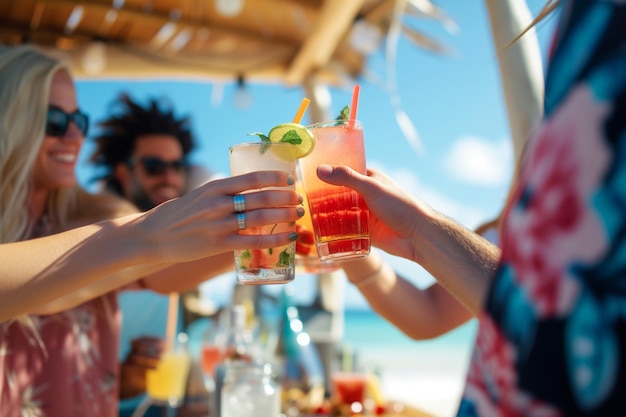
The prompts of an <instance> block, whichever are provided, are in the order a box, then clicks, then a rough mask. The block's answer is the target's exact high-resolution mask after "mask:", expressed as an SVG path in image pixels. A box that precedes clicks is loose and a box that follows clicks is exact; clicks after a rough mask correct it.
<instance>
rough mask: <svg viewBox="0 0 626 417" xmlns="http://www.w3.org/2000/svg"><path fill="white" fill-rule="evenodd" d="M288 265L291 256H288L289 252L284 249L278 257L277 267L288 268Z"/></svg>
mask: <svg viewBox="0 0 626 417" xmlns="http://www.w3.org/2000/svg"><path fill="white" fill-rule="evenodd" d="M290 264H291V254H289V251H287V249H285V250H283V251H282V252H281V253H280V254H279V255H278V265H277V266H289V265H290Z"/></svg>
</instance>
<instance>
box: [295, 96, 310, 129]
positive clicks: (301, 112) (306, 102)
mask: <svg viewBox="0 0 626 417" xmlns="http://www.w3.org/2000/svg"><path fill="white" fill-rule="evenodd" d="M310 102H311V100H309V99H308V98H306V97H305V98H303V99H302V102H301V103H300V107H298V111H297V112H296V115H295V116H294V117H293V122H294V123H300V120H302V116H304V112H305V111H306V109H307V107H309V103H310Z"/></svg>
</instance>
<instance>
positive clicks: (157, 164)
mask: <svg viewBox="0 0 626 417" xmlns="http://www.w3.org/2000/svg"><path fill="white" fill-rule="evenodd" d="M138 162H139V163H140V164H141V166H142V167H143V170H144V171H145V172H146V174H148V175H150V176H151V177H156V176H158V175H163V174H164V173H165V171H166V170H167V168H168V167H170V168H172V169H173V170H174V172H176V173H177V174H182V173H183V171H184V170H185V169H186V168H187V166H188V163H187V161H185V160H184V159H180V160H178V161H172V162H167V161H164V160H162V159H159V158H154V157H146V158H139V160H138ZM128 165H129V166H130V167H131V168H133V167H134V163H133V161H132V160H130V161H129V162H128Z"/></svg>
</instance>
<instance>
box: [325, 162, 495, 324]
mask: <svg viewBox="0 0 626 417" xmlns="http://www.w3.org/2000/svg"><path fill="white" fill-rule="evenodd" d="M318 176H319V177H320V178H321V179H322V180H324V181H326V182H328V183H331V184H335V185H344V186H347V187H350V188H353V189H354V190H355V191H357V192H358V193H359V194H360V195H361V196H363V198H364V199H365V202H366V203H367V206H368V208H369V209H370V213H371V218H370V230H371V233H372V242H373V244H374V245H375V246H377V247H379V248H381V249H383V250H384V251H386V252H388V253H391V254H393V255H397V256H401V257H403V258H406V259H409V260H412V261H415V262H417V263H418V264H420V265H421V266H422V267H423V268H424V269H426V270H427V271H428V272H429V273H430V274H431V275H432V276H433V277H435V278H436V279H437V281H438V282H439V284H441V285H442V286H443V287H444V288H445V289H446V290H447V291H448V292H450V293H451V294H452V295H453V296H454V297H455V298H456V299H458V300H459V301H460V302H461V303H462V304H463V305H464V306H465V307H466V308H467V309H468V310H469V311H470V312H471V313H472V314H474V315H476V314H478V313H479V311H480V309H481V307H482V305H483V300H484V299H485V296H486V293H487V290H488V288H489V285H490V282H491V279H492V277H493V275H494V273H495V270H496V267H497V264H498V260H499V257H500V250H499V249H498V248H497V247H496V246H495V245H492V244H491V243H489V242H488V241H487V240H486V239H484V238H482V237H481V236H479V235H477V234H475V233H474V232H472V231H470V230H468V229H466V228H465V227H463V226H461V225H460V224H458V223H456V222H454V221H453V220H451V219H449V218H447V217H445V216H443V215H442V214H440V213H438V212H436V211H435V210H433V209H431V208H430V207H428V206H427V205H426V204H424V203H423V202H421V201H419V200H417V199H416V198H414V197H412V196H410V195H408V193H406V192H405V191H404V190H403V189H402V188H401V187H399V186H398V185H397V184H395V183H394V182H393V181H391V180H390V179H389V178H387V177H386V176H385V175H384V174H382V173H381V172H379V171H375V170H369V172H368V175H362V174H359V173H358V172H356V171H354V170H352V169H350V168H348V167H344V166H335V167H331V166H328V165H322V166H320V167H319V168H318Z"/></svg>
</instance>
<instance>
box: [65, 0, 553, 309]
mask: <svg viewBox="0 0 626 417" xmlns="http://www.w3.org/2000/svg"><path fill="white" fill-rule="evenodd" d="M543 3H544V1H543V0H528V5H529V7H530V8H531V10H532V11H537V10H538V9H539V8H540V7H541V6H542V5H543ZM437 4H438V5H439V6H440V7H442V8H443V9H444V10H446V11H447V13H448V14H449V15H450V17H451V18H452V19H453V20H454V21H455V22H456V23H457V24H458V27H459V30H458V32H457V33H454V34H451V33H448V32H446V31H445V30H443V29H442V28H441V27H440V26H439V25H438V24H436V23H434V22H431V21H427V20H416V19H413V20H411V22H412V26H413V27H415V28H418V29H419V30H421V31H424V32H426V33H428V34H430V35H431V36H433V37H435V38H436V39H438V40H439V41H441V42H443V43H444V44H445V45H446V46H448V47H449V48H450V50H451V51H452V53H451V54H450V55H448V56H441V55H434V54H431V53H429V52H425V51H423V50H419V49H418V48H416V47H415V46H414V45H413V44H411V43H409V42H408V41H407V40H406V39H405V38H403V37H402V38H401V40H400V43H399V45H398V52H397V60H396V68H397V72H396V74H395V75H396V77H397V84H398V90H399V94H400V100H401V102H402V105H403V108H404V111H405V112H406V113H407V115H408V116H409V118H410V119H411V121H412V122H413V124H414V125H415V127H416V128H417V131H418V132H419V135H420V138H421V141H422V151H421V152H416V150H415V149H414V148H413V147H412V146H411V145H410V144H409V143H408V141H407V140H406V138H405V137H404V136H403V134H402V132H401V130H400V129H399V127H398V125H397V123H396V120H395V118H394V112H393V108H392V105H391V102H390V96H389V94H388V93H387V91H386V90H385V88H384V86H382V85H381V84H380V82H378V81H376V78H380V79H382V78H384V77H385V76H386V74H385V69H386V61H385V59H384V54H383V53H382V50H381V52H380V53H376V54H375V55H373V56H372V57H370V59H369V61H368V72H369V73H370V74H373V76H372V75H369V76H367V77H364V78H363V79H360V80H357V82H358V83H359V84H360V85H361V94H360V100H359V109H358V113H359V114H358V118H359V119H360V120H362V121H363V123H364V129H365V146H366V153H367V159H368V165H369V166H371V167H376V168H379V169H382V170H383V171H384V172H385V173H387V174H388V175H389V176H391V177H392V178H393V179H394V180H396V181H397V182H399V183H400V184H401V185H402V186H403V187H404V188H405V189H406V190H407V191H408V192H410V193H411V194H413V195H416V196H418V197H419V198H421V199H423V200H424V201H426V202H427V203H428V204H430V205H431V206H433V207H434V208H436V209H438V210H440V211H442V212H444V213H445V214H447V215H449V216H450V217H452V218H454V219H456V220H458V221H459V222H461V223H463V224H464V225H466V226H468V227H475V226H476V225H478V224H479V223H480V222H482V221H485V220H488V219H490V218H491V217H493V216H494V215H496V214H497V213H498V211H499V210H500V208H501V206H502V203H503V200H504V197H505V195H506V192H507V188H508V183H509V180H510V177H511V170H512V148H511V144H510V134H509V131H508V122H507V116H506V111H505V108H504V102H503V99H502V94H501V89H500V80H499V74H498V64H497V60H496V52H495V51H494V50H493V44H492V41H491V35H490V30H489V23H488V20H487V15H486V10H485V6H484V3H483V2H480V1H467V0H465V1H459V0H441V1H439V2H438V3H437ZM553 22H554V18H552V19H550V20H549V21H548V22H546V23H544V24H541V25H540V26H539V28H538V35H539V39H540V43H541V45H542V49H543V50H545V45H546V44H547V41H548V39H549V37H550V34H551V31H552V23H553ZM544 55H545V54H544ZM77 86H78V96H79V97H78V99H79V103H80V105H81V107H82V108H83V109H84V110H85V111H87V112H88V113H89V114H90V116H91V118H92V122H97V121H99V120H101V119H103V118H104V117H105V115H106V114H107V106H109V105H110V103H111V102H112V101H113V99H114V98H115V97H116V96H117V95H118V93H119V92H122V91H126V92H128V93H130V94H131V95H132V96H133V97H134V98H136V99H138V100H140V101H145V100H147V99H148V98H150V97H157V98H158V97H162V98H165V99H167V100H169V101H171V103H172V104H173V106H174V108H175V110H176V112H177V113H178V114H179V115H189V116H191V119H192V124H193V130H194V133H195V135H196V138H197V141H198V149H197V150H196V152H195V153H194V154H193V155H192V160H193V161H194V162H196V163H199V164H201V165H204V166H206V167H207V168H210V169H211V170H213V171H216V172H218V173H223V174H225V173H227V172H228V148H229V146H231V145H233V144H235V143H239V142H245V141H249V140H250V137H248V136H247V133H249V132H256V131H266V132H267V131H269V129H270V128H271V127H273V126H274V125H276V124H279V123H283V122H286V121H291V119H292V117H293V115H294V113H295V111H296V110H297V107H298V105H299V103H300V101H301V99H302V97H303V96H304V92H303V90H302V89H300V88H286V87H283V86H281V85H278V84H273V85H250V86H248V88H249V91H250V93H251V96H252V105H251V106H250V107H248V108H246V109H238V108H237V107H235V106H234V105H233V93H234V91H235V87H234V85H233V84H218V85H214V84H211V83H210V82H208V81H207V82H196V81H194V82H188V81H185V80H164V81H154V80H150V81H141V80H113V81H90V80H79V81H78V84H77ZM351 91H352V85H347V86H346V87H345V88H343V89H337V88H334V89H331V97H332V105H331V111H330V113H331V115H333V116H334V115H335V114H336V113H338V112H339V110H340V109H341V108H342V107H343V106H344V105H346V104H348V103H349V101H350V95H351ZM305 121H306V116H305ZM91 128H92V133H93V132H94V131H95V126H94V125H93V124H92V127H91ZM90 149H91V146H90V143H89V141H87V142H86V145H85V147H84V149H83V153H82V160H83V162H82V163H81V166H80V167H79V180H80V181H81V183H83V184H85V185H86V184H87V179H88V178H89V176H90V171H89V169H88V167H87V166H86V164H85V163H84V160H85V159H86V157H87V155H88V154H89V152H90ZM390 261H392V262H393V263H394V265H395V266H396V267H397V268H398V269H399V270H400V271H402V272H404V273H405V274H406V275H409V276H411V279H413V280H414V281H415V282H416V283H417V284H418V285H422V286H423V285H427V284H428V283H429V282H431V281H430V280H431V279H430V277H428V275H427V274H425V273H424V272H423V271H422V270H421V269H420V268H419V267H417V266H415V265H413V264H411V263H410V262H406V261H403V260H399V259H395V258H390ZM233 279H234V277H233V276H232V274H228V275H227V276H224V277H220V278H218V279H216V280H213V281H211V283H210V284H208V285H207V286H205V287H204V290H205V292H206V293H207V294H210V295H209V296H210V297H211V298H212V299H213V300H215V301H217V302H218V303H221V302H223V299H224V296H225V295H228V294H229V293H230V289H231V286H232V282H233ZM296 281H297V285H298V287H303V289H302V290H299V291H297V292H298V293H300V294H306V293H310V291H308V288H307V287H308V286H309V285H311V283H312V280H311V279H308V278H306V277H303V278H300V279H298V278H296ZM345 297H346V306H347V307H362V306H364V301H363V299H362V298H361V297H360V295H359V294H358V292H357V291H355V290H354V289H353V288H351V287H350V286H347V287H346V292H345Z"/></svg>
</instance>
